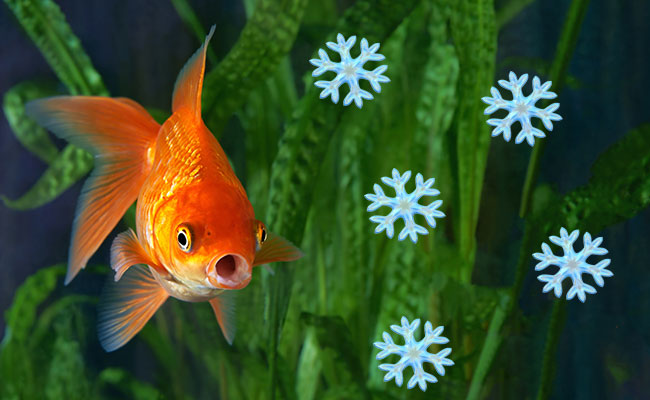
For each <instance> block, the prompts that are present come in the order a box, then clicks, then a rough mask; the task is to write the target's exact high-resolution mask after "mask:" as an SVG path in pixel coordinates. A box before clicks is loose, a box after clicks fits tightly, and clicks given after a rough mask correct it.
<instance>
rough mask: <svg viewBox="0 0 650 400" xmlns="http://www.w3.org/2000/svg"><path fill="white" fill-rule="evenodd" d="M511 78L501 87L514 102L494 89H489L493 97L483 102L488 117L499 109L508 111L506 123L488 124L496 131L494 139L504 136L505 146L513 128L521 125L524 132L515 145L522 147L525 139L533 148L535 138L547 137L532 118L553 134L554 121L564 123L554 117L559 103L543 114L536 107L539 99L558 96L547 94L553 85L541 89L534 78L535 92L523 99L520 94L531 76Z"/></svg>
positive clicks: (499, 121)
mask: <svg viewBox="0 0 650 400" xmlns="http://www.w3.org/2000/svg"><path fill="white" fill-rule="evenodd" d="M509 78H510V81H506V80H503V79H502V80H500V81H499V85H501V87H503V88H504V89H507V90H509V91H510V92H512V100H505V99H503V98H502V97H501V94H500V93H499V90H497V88H495V87H492V89H490V93H492V97H483V101H484V102H485V103H486V104H488V105H489V107H488V108H486V109H485V114H486V115H487V114H492V113H493V112H495V111H496V110H499V109H503V110H506V111H508V115H507V116H506V117H505V118H503V119H499V118H492V119H489V120H488V121H487V123H488V125H492V126H494V127H495V128H494V129H493V130H492V136H493V137H494V136H499V135H500V134H502V133H503V138H504V139H505V141H506V142H509V141H510V127H511V126H512V124H514V123H515V122H517V121H518V122H519V123H520V124H521V131H520V132H519V134H518V135H517V137H516V138H515V143H517V144H519V143H521V142H523V141H524V139H526V141H527V142H528V144H529V145H531V146H533V145H534V144H535V137H539V138H543V137H545V136H546V135H544V132H542V131H541V130H539V129H537V128H534V127H533V125H532V122H531V118H533V117H536V118H539V119H541V120H542V123H543V124H544V126H545V127H546V129H548V130H549V131H552V130H553V122H551V121H561V120H562V117H561V116H560V115H558V114H555V113H554V111H555V110H557V109H558V108H559V107H560V103H553V104H551V105H550V106H548V107H546V108H545V109H543V110H542V109H540V108H537V107H535V103H537V101H538V100H540V99H554V98H555V97H557V95H556V94H555V93H553V92H549V91H548V89H550V88H551V82H550V81H549V82H544V84H543V85H540V81H539V78H538V77H534V78H533V92H532V93H531V94H530V95H528V96H524V95H523V94H522V93H521V90H522V88H523V87H524V85H525V84H526V82H527V81H528V74H523V75H522V76H521V78H517V75H515V73H514V72H510V76H509Z"/></svg>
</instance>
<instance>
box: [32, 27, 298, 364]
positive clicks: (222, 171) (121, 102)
mask: <svg viewBox="0 0 650 400" xmlns="http://www.w3.org/2000/svg"><path fill="white" fill-rule="evenodd" d="M214 30H215V27H214V26H212V29H211V30H210V32H209V33H208V35H207V36H206V39H205V41H204V43H203V44H202V46H201V47H200V48H199V49H198V50H197V51H196V52H195V53H194V54H193V55H192V57H191V58H190V59H189V60H188V61H187V63H186V64H185V66H184V67H183V69H182V70H181V72H180V73H179V75H178V77H177V79H176V83H175V86H174V92H173V95H172V114H171V116H170V117H169V118H168V119H167V120H166V121H164V123H163V124H162V125H159V124H158V123H157V122H156V121H155V120H154V119H153V118H152V117H151V116H150V115H149V113H148V112H147V111H146V110H145V109H144V108H143V107H142V106H141V105H139V104H138V103H136V102H135V101H133V100H130V99H127V98H109V97H96V96H57V97H50V98H44V99H38V100H34V101H32V102H30V103H28V104H27V105H26V112H27V114H28V115H29V116H31V117H32V118H34V119H35V120H36V121H37V122H38V123H39V124H40V125H42V126H43V127H45V128H47V129H48V130H50V131H52V132H53V133H54V134H55V135H57V136H58V137H60V138H62V139H65V140H67V141H69V142H70V143H72V144H74V145H76V146H78V147H80V148H83V149H85V150H87V151H89V152H90V153H91V154H93V155H94V160H95V165H94V169H93V171H92V173H91V174H90V176H89V177H88V179H87V180H86V182H85V183H84V186H83V189H82V192H81V195H80V197H79V201H78V204H77V209H76V214H75V219H74V222H73V227H72V238H71V244H70V250H69V258H68V269H67V275H66V278H65V284H66V285H67V284H68V283H70V281H71V280H72V279H73V278H74V277H75V276H76V275H77V274H78V273H79V271H80V270H81V269H83V268H84V267H85V266H86V264H87V263H88V260H89V259H90V257H91V256H92V255H93V254H94V253H95V252H96V251H97V249H98V248H99V246H100V245H101V244H102V242H103V241H104V240H105V239H106V238H107V237H108V235H109V234H110V233H111V231H112V230H113V229H114V228H115V226H116V225H117V224H118V222H119V220H120V219H121V218H122V216H123V215H124V213H125V212H126V211H127V209H128V208H129V207H130V205H131V204H133V203H134V202H135V201H136V200H137V203H136V224H135V225H136V231H135V232H134V231H133V230H132V229H128V230H127V231H125V232H122V233H120V234H118V235H117V237H116V238H115V239H114V240H113V243H112V246H111V251H110V265H111V268H112V269H113V271H114V282H110V283H109V284H108V285H107V287H106V288H105V290H104V293H103V295H102V296H101V299H100V304H99V307H98V336H99V342H100V344H101V345H102V347H103V348H104V349H105V350H106V351H113V350H116V349H118V348H120V347H122V346H124V345H125V344H126V343H127V342H128V341H129V340H131V339H132V338H133V337H134V336H135V335H136V334H137V333H138V332H139V331H140V330H141V329H142V328H143V327H144V325H145V324H146V323H147V321H148V320H149V319H150V318H151V317H152V316H153V315H154V313H155V312H156V310H158V309H159V308H160V307H161V306H162V305H163V304H164V303H165V301H166V300H167V299H168V298H169V297H170V296H171V297H175V298H177V299H180V300H183V301H188V302H202V301H207V302H209V303H210V305H211V306H212V309H213V311H214V314H215V317H216V319H217V321H218V324H219V326H220V327H221V330H222V332H223V335H224V337H225V339H226V340H227V342H228V343H230V344H232V340H233V338H234V333H235V325H234V322H233V318H234V312H233V310H234V308H233V307H234V301H233V298H232V296H229V295H228V294H229V293H233V292H232V291H233V290H237V289H242V288H244V287H246V285H248V283H249V282H250V280H251V276H252V269H253V267H254V266H258V265H263V264H268V263H271V262H278V261H293V260H296V259H298V258H300V257H301V256H302V253H301V251H300V250H299V249H298V248H297V247H296V246H294V245H293V244H292V243H291V242H289V241H288V240H286V239H284V238H283V237H281V236H279V235H275V234H273V233H271V232H268V231H267V229H266V226H265V225H264V223H262V222H261V221H259V220H257V219H256V218H255V212H254V210H253V207H252V205H251V203H250V201H249V200H248V197H247V195H246V191H245V190H244V187H243V186H242V184H241V182H240V181H239V179H238V178H237V176H236V175H235V172H234V171H233V169H232V167H231V166H230V163H229V161H228V158H227V156H226V154H225V152H224V151H223V149H222V148H221V146H220V145H219V142H218V141H217V139H216V138H215V137H214V135H213V134H212V133H211V132H210V130H209V129H208V128H207V127H206V125H205V123H204V122H203V119H202V116H201V93H202V89H203V77H204V74H205V58H206V49H207V46H208V43H209V41H210V39H211V38H212V35H213V34H214Z"/></svg>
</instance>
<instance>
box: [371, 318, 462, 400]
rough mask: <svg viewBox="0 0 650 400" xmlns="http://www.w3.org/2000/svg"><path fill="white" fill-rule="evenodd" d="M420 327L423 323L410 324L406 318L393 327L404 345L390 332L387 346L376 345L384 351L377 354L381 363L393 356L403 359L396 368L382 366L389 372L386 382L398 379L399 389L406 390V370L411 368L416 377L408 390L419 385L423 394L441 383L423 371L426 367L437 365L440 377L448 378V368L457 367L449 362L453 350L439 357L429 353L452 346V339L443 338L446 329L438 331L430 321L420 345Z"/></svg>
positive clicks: (388, 365)
mask: <svg viewBox="0 0 650 400" xmlns="http://www.w3.org/2000/svg"><path fill="white" fill-rule="evenodd" d="M419 326H420V320H419V319H416V320H415V321H413V322H412V323H409V321H408V320H407V319H406V317H402V320H401V326H400V325H391V327H390V328H391V329H392V330H393V332H395V333H397V334H398V335H400V336H402V337H403V338H404V345H397V344H395V342H393V339H392V337H391V336H390V335H389V334H388V333H387V332H384V333H383V335H382V338H383V339H384V341H383V342H375V344H374V345H375V346H376V347H377V348H378V349H380V350H381V351H380V352H379V354H377V360H382V359H384V358H386V357H388V356H390V355H392V354H395V355H398V356H400V359H399V361H398V362H396V363H394V364H389V363H385V364H380V365H379V369H381V370H382V371H386V374H385V375H384V382H388V381H390V380H392V379H394V380H395V384H397V386H402V383H403V381H404V375H403V373H404V369H406V368H407V367H411V369H412V370H413V376H412V377H411V379H409V381H408V384H407V388H408V389H412V388H414V387H415V385H418V386H419V387H420V390H422V391H425V390H426V389H427V382H430V383H436V382H438V379H437V378H436V377H435V376H434V375H432V374H429V373H427V372H425V371H424V368H423V367H422V364H423V363H425V362H428V363H431V364H433V367H434V368H435V370H436V372H438V374H440V376H444V375H445V366H452V365H454V362H453V361H451V360H450V359H448V358H447V356H448V355H449V354H450V353H451V348H445V349H443V350H441V351H439V352H438V353H436V354H431V353H429V352H428V351H427V350H428V348H429V346H430V345H431V344H433V343H436V344H445V343H448V342H449V339H447V338H446V337H443V336H440V335H441V334H442V331H443V329H444V328H443V327H442V326H439V327H438V328H436V329H435V330H434V329H433V326H432V325H431V322H429V321H427V322H426V323H425V324H424V338H422V340H420V341H416V340H415V339H414V333H415V330H416V329H417V328H418V327H419Z"/></svg>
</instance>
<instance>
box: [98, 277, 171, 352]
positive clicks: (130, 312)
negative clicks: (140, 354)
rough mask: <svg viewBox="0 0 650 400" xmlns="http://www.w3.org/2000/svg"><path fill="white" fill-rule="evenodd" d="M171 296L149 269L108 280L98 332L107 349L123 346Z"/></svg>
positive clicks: (100, 308)
mask: <svg viewBox="0 0 650 400" xmlns="http://www.w3.org/2000/svg"><path fill="white" fill-rule="evenodd" d="M168 297H169V294H167V292H166V291H165V289H163V288H162V286H160V284H159V283H158V282H157V281H156V279H155V278H154V277H153V276H152V275H151V271H149V268H147V267H144V266H141V265H136V266H134V267H133V268H129V271H128V272H127V273H126V274H125V275H124V277H123V278H122V280H121V281H120V282H115V281H113V280H110V279H109V281H108V283H107V284H106V286H105V287H104V292H103V293H102V296H101V298H100V301H99V310H98V313H99V315H98V317H97V333H98V336H99V343H100V344H101V345H102V347H103V348H104V350H106V351H113V350H117V349H119V348H120V347H122V346H124V345H125V344H126V343H127V342H128V341H129V340H131V338H133V336H135V335H136V334H137V333H138V332H140V330H141V329H142V327H144V325H145V324H146V323H147V321H149V319H150V318H151V317H152V316H153V314H154V313H155V312H156V310H158V308H160V306H161V305H162V304H163V303H164V302H165V300H167V298H168Z"/></svg>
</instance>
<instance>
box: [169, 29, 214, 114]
mask: <svg viewBox="0 0 650 400" xmlns="http://www.w3.org/2000/svg"><path fill="white" fill-rule="evenodd" d="M214 28H215V25H212V28H211V29H210V33H208V35H207V36H206V38H205V42H204V43H203V45H202V46H201V47H200V48H199V49H198V50H197V51H196V53H194V55H192V57H191V58H190V59H189V60H188V61H187V63H185V66H184V67H183V69H182V70H181V72H180V73H179V74H178V77H177V78H176V83H175V84H174V94H173V95H172V111H173V112H176V111H178V110H180V109H181V108H185V109H187V110H189V111H190V112H191V113H192V114H193V117H195V118H196V119H201V90H202V88H203V76H204V74H205V54H206V52H207V49H208V43H209V42H210V39H211V38H212V35H213V34H214Z"/></svg>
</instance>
